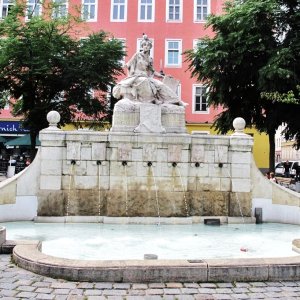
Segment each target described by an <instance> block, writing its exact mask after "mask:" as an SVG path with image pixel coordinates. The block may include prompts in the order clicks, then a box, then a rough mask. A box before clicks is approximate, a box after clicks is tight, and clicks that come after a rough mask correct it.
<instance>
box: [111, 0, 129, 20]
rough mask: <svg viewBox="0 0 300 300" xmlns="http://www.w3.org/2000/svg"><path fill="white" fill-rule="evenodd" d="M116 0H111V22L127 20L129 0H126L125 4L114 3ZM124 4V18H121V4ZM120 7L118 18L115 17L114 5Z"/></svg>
mask: <svg viewBox="0 0 300 300" xmlns="http://www.w3.org/2000/svg"><path fill="white" fill-rule="evenodd" d="M114 1H115V0H111V6H110V21H111V22H127V7H128V4H127V0H124V4H122V3H114ZM122 5H124V18H123V19H121V18H119V16H120V6H122ZM115 6H117V7H118V18H116V19H114V7H115Z"/></svg>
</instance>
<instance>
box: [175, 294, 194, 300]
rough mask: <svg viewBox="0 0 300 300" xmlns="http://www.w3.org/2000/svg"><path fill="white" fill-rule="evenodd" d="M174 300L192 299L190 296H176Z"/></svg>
mask: <svg viewBox="0 0 300 300" xmlns="http://www.w3.org/2000/svg"><path fill="white" fill-rule="evenodd" d="M175 299H176V300H193V299H194V297H193V296H191V295H176V296H175Z"/></svg>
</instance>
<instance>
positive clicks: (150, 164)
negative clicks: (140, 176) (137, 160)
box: [147, 161, 160, 225]
mask: <svg viewBox="0 0 300 300" xmlns="http://www.w3.org/2000/svg"><path fill="white" fill-rule="evenodd" d="M147 166H148V167H149V168H150V170H151V174H152V178H153V182H154V188H155V201H156V209H157V217H158V225H160V212H159V200H158V188H157V184H156V179H155V174H154V169H153V163H152V162H151V161H149V162H148V163H147Z"/></svg>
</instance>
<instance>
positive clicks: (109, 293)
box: [102, 290, 127, 296]
mask: <svg viewBox="0 0 300 300" xmlns="http://www.w3.org/2000/svg"><path fill="white" fill-rule="evenodd" d="M102 294H103V296H123V295H126V294H127V291H126V290H103V293H102Z"/></svg>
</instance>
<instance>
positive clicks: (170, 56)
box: [165, 40, 182, 67]
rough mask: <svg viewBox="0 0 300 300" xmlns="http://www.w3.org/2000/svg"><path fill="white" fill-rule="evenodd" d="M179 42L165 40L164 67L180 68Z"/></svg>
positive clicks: (180, 47) (180, 43)
mask: <svg viewBox="0 0 300 300" xmlns="http://www.w3.org/2000/svg"><path fill="white" fill-rule="evenodd" d="M181 49H182V41H181V40H167V41H166V53H165V62H166V67H180V66H181V52H182V50H181Z"/></svg>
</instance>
